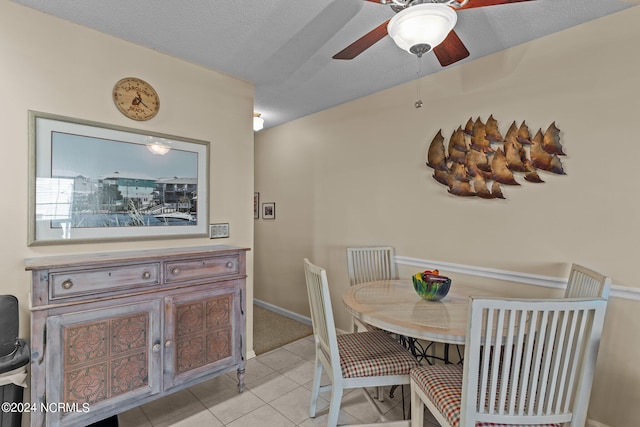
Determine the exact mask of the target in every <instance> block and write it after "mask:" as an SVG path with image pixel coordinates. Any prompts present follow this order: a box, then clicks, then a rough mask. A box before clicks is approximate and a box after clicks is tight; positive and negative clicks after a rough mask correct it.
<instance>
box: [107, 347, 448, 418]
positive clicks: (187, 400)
mask: <svg viewBox="0 0 640 427" xmlns="http://www.w3.org/2000/svg"><path fill="white" fill-rule="evenodd" d="M314 360H315V350H314V345H313V336H310V337H307V338H303V339H301V340H298V341H295V342H293V343H291V344H288V345H285V346H283V347H281V348H279V349H276V350H273V351H271V352H269V353H265V354H262V355H260V356H258V357H256V358H253V359H250V360H248V361H247V366H246V374H245V391H244V392H243V393H238V388H237V383H236V374H235V371H234V372H229V373H227V374H225V375H221V376H219V377H216V378H214V379H211V380H209V381H205V382H203V383H200V384H197V385H195V386H193V387H190V388H187V389H185V390H182V391H178V392H176V393H174V394H172V395H170V396H167V397H164V398H161V399H158V400H155V401H153V402H150V403H147V404H144V405H142V406H140V407H138V408H134V409H132V410H129V411H126V412H124V413H122V414H120V415H119V417H118V419H119V424H120V427H151V426H153V427H168V426H175V427H178V426H179V427H200V426H205V425H206V426H210V427H222V426H226V427H252V426H260V427H296V426H297V427H308V426H323V425H326V422H327V421H326V420H327V413H328V410H329V402H328V399H329V393H322V394H321V395H320V399H319V401H318V411H317V415H316V417H315V418H310V417H309V404H310V399H311V385H312V382H313V366H314ZM325 383H327V381H323V384H325ZM404 389H405V392H404V393H405V411H406V412H407V413H408V408H409V387H408V386H405V388H404ZM400 390H401V389H400V388H398V389H397V391H396V393H395V396H394V398H393V399H390V398H389V394H388V392H389V390H388V388H387V389H386V390H385V399H384V401H383V402H378V403H379V406H380V408H381V409H382V411H383V412H384V413H385V415H386V416H387V418H389V419H390V420H400V419H402V396H401V395H402V393H401V392H400ZM375 421H376V417H375V412H374V411H373V410H372V408H371V406H370V404H369V403H368V402H367V400H366V399H365V397H364V395H363V393H362V391H361V390H359V389H354V390H347V391H346V392H345V396H344V398H343V400H342V405H341V411H340V417H339V420H338V424H353V423H370V422H375ZM437 425H438V424H437V423H436V422H435V421H433V419H432V417H431V414H429V412H428V411H427V412H426V413H425V427H430V426H437Z"/></svg>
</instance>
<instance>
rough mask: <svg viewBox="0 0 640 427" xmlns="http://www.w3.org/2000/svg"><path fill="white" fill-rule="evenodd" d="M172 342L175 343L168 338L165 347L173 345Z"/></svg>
mask: <svg viewBox="0 0 640 427" xmlns="http://www.w3.org/2000/svg"><path fill="white" fill-rule="evenodd" d="M171 344H173V343H172V342H171V340H167V341H166V342H165V343H164V346H165V347H167V348H169V347H171Z"/></svg>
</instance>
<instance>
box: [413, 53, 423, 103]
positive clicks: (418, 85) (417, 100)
mask: <svg viewBox="0 0 640 427" xmlns="http://www.w3.org/2000/svg"><path fill="white" fill-rule="evenodd" d="M417 58H418V71H417V72H416V75H417V79H416V80H417V87H416V103H415V104H414V105H415V107H416V108H421V107H422V99H420V61H421V59H422V58H421V57H420V56H418V57H417Z"/></svg>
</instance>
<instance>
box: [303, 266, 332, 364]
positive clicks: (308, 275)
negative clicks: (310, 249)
mask: <svg viewBox="0 0 640 427" xmlns="http://www.w3.org/2000/svg"><path fill="white" fill-rule="evenodd" d="M304 275H305V279H306V282H307V294H308V296H309V308H310V310H311V322H312V325H313V334H314V336H315V341H316V350H320V351H319V352H318V354H321V355H322V356H323V357H321V360H322V362H323V364H324V365H325V369H327V371H330V370H336V369H337V370H338V372H339V369H340V356H339V354H338V339H337V337H336V328H335V322H334V319H333V311H332V307H331V298H330V294H329V282H328V280H327V272H326V271H325V270H324V269H323V268H321V267H318V266H317V265H314V264H312V263H311V262H310V261H309V260H308V259H307V258H305V259H304ZM334 361H335V362H334Z"/></svg>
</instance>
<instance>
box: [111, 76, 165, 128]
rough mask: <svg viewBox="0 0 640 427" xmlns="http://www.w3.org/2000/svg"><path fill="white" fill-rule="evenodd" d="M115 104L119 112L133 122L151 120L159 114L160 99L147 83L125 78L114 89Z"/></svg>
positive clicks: (134, 78) (133, 78)
mask: <svg viewBox="0 0 640 427" xmlns="http://www.w3.org/2000/svg"><path fill="white" fill-rule="evenodd" d="M113 102H115V104H116V107H118V110H120V112H121V113H122V114H124V115H125V116H127V117H129V118H130V119H133V120H149V119H150V118H152V117H154V116H155V115H156V114H158V110H159V109H160V98H159V97H158V93H157V92H156V91H155V89H154V88H153V87H152V86H151V85H150V84H149V83H147V82H145V81H144V80H142V79H138V78H136V77H125V78H124V79H122V80H120V81H119V82H118V83H116V84H115V86H114V87H113Z"/></svg>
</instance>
